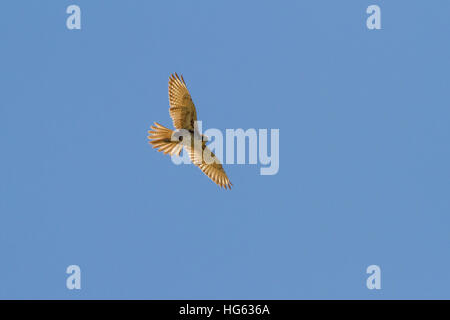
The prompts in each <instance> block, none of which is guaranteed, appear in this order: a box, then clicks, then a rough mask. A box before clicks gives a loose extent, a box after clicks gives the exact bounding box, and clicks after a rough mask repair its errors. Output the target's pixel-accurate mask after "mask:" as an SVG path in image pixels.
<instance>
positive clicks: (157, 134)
mask: <svg viewBox="0 0 450 320" xmlns="http://www.w3.org/2000/svg"><path fill="white" fill-rule="evenodd" d="M169 105H170V107H169V114H170V117H171V118H172V122H173V126H174V127H175V129H176V130H171V129H168V128H166V127H164V126H162V125H161V124H159V123H157V122H155V123H154V125H153V126H151V127H150V128H151V129H152V130H149V131H148V133H149V136H148V139H149V140H150V141H149V143H150V144H151V145H152V146H153V148H156V149H157V150H158V151H161V152H163V153H164V154H170V155H178V156H179V155H180V154H181V151H182V150H183V148H184V150H185V152H187V153H188V154H189V158H190V159H191V161H192V163H193V164H194V165H196V166H197V167H199V168H200V170H202V171H203V173H204V174H206V175H207V176H208V177H209V178H210V179H211V180H212V181H213V182H214V183H216V184H217V185H219V186H220V187H223V188H225V189H228V188H229V189H231V186H232V183H231V182H230V180H229V179H228V177H227V174H226V173H225V170H224V169H223V167H222V164H221V163H220V161H219V159H218V158H217V157H216V155H215V154H214V153H213V152H211V150H210V149H209V148H208V147H207V146H206V142H208V138H207V137H206V136H205V135H202V134H200V133H199V131H198V127H197V111H196V110H195V105H194V102H193V101H192V98H191V95H190V93H189V90H188V88H187V86H186V82H185V81H184V79H183V76H182V75H181V76H178V75H177V74H176V73H175V74H172V75H171V76H170V77H169ZM181 133H184V134H181ZM186 133H187V137H188V138H190V139H184V138H185V137H186Z"/></svg>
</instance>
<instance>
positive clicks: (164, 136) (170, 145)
mask: <svg viewBox="0 0 450 320" xmlns="http://www.w3.org/2000/svg"><path fill="white" fill-rule="evenodd" d="M150 128H151V129H152V130H149V131H148V133H149V136H148V139H149V140H150V141H149V143H150V144H151V145H152V146H153V148H157V150H158V151H161V152H163V153H164V154H170V155H174V154H176V155H178V156H179V155H180V153H181V150H182V149H183V145H182V144H181V143H180V142H178V141H172V134H173V130H170V129H167V128H166V127H163V126H162V125H160V124H159V123H157V122H155V125H154V126H151V127H150Z"/></svg>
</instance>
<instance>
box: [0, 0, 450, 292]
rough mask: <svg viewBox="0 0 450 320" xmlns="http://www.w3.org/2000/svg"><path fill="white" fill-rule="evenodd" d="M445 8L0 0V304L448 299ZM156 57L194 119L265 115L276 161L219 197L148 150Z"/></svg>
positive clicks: (237, 179)
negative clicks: (72, 21)
mask: <svg viewBox="0 0 450 320" xmlns="http://www.w3.org/2000/svg"><path fill="white" fill-rule="evenodd" d="M71 4H77V5H79V6H80V7H81V11H82V29H81V30H68V29H67V28H66V18H67V17H68V15H67V14H66V8H67V6H69V5H71ZM371 4H378V5H380V7H381V10H382V30H375V31H370V30H368V29H367V28H366V18H367V16H368V15H367V14H366V8H367V6H369V5H371ZM449 12H450V2H449V1H447V0H434V1H424V0H423V1H379V0H370V1H369V0H367V1H366V0H358V1H356V0H354V1H335V0H329V1H324V0H321V1H317V0H314V1H313V0H308V1H300V0H296V1H281V2H277V1H170V2H169V1H136V0H134V1H124V0H123V1H87V0H71V1H66V0H64V1H62V0H58V1H56V0H55V1H12V0H8V1H2V3H1V5H0V40H1V50H0V88H1V89H0V92H1V93H0V147H1V149H0V155H1V157H0V254H1V258H0V298H38V299H44V298H59V299H80V298H83V299H93V298H102V299H109V298H115V299H116V298H117V299H173V298H176V299H197V298H199V299H200V298H202V299H218V298H221V299H231V298H234V299H250V298H253V299H313V298H319V299H323V298H325V299H334V298H339V299H348V298H357V299H380V298H384V299H392V298H405V299H406V298H425V299H427V298H450V293H449V292H450V289H449V288H450V273H449V270H450V256H449V254H450V253H449V249H450V217H449V215H450V196H449V195H450V167H449V163H450V148H449V140H450V126H449V120H450V104H449V92H450V88H449V74H450V62H449V59H450V58H449V57H450V42H449V41H448V34H449V32H450V19H449V15H448V13H449ZM172 72H178V73H182V74H183V75H184V77H185V79H186V81H187V83H188V87H189V89H190V91H191V94H192V97H193V99H194V102H195V104H196V107H197V111H198V115H199V119H200V120H203V128H204V129H207V128H218V129H221V130H225V129H226V128H244V129H248V128H256V129H258V128H269V129H270V128H278V129H280V170H279V173H278V174H277V175H274V176H261V175H260V174H259V166H258V165H241V166H239V165H225V170H226V171H227V173H228V176H229V177H230V179H231V181H232V182H233V184H234V188H233V189H232V190H231V191H225V190H221V189H220V188H218V187H217V186H216V185H214V184H213V183H212V182H211V181H210V180H209V179H208V178H207V177H206V176H204V175H203V174H202V173H201V171H200V170H199V169H198V168H196V167H194V166H192V165H190V166H186V165H184V166H175V165H174V164H173V163H172V162H171V160H170V158H169V157H168V156H163V155H162V154H161V153H157V152H156V151H155V150H153V149H152V148H151V147H150V146H149V145H148V143H147V130H148V129H149V126H150V125H151V124H152V123H153V121H158V122H160V123H161V124H163V125H166V126H171V120H170V118H169V113H168V97H167V80H168V77H169V75H170V74H171V73H172ZM71 264H76V265H79V266H80V267H81V272H82V289H81V290H79V291H77V290H72V291H71V290H68V289H67V288H66V278H67V276H68V275H67V274H66V273H65V271H66V268H67V266H69V265H71ZM372 264H376V265H379V266H380V267H381V272H382V280H381V281H382V283H381V285H382V289H381V290H378V291H377V290H368V289H367V288H366V278H367V277H368V275H367V274H366V268H367V267H368V266H369V265H372Z"/></svg>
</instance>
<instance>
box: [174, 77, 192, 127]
mask: <svg viewBox="0 0 450 320" xmlns="http://www.w3.org/2000/svg"><path fill="white" fill-rule="evenodd" d="M169 104H170V109H169V113H170V117H171V118H172V121H173V126H174V127H175V128H177V129H186V130H189V131H193V130H194V122H195V121H197V112H196V111H195V106H194V102H192V98H191V95H190V94H189V91H188V89H187V87H186V82H184V79H183V76H181V77H178V75H177V74H176V73H175V74H172V75H171V76H170V78H169Z"/></svg>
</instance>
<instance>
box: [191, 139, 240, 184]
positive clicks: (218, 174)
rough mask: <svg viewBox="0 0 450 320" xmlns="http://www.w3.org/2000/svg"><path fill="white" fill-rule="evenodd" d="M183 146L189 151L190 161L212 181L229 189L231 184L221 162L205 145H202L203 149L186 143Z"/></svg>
mask: <svg viewBox="0 0 450 320" xmlns="http://www.w3.org/2000/svg"><path fill="white" fill-rule="evenodd" d="M184 147H185V149H186V151H187V152H188V153H189V157H190V158H191V161H192V163H193V164H195V165H196V166H197V167H199V168H200V169H201V170H202V171H203V173H204V174H206V175H207V176H208V177H209V178H210V179H211V180H212V181H213V182H214V183H216V184H217V185H219V186H221V187H224V188H225V189H227V188H230V189H231V186H232V185H233V184H232V183H231V182H230V179H228V177H227V174H226V173H225V170H224V169H223V167H222V164H221V163H220V161H219V159H218V158H217V157H216V155H215V154H214V153H213V152H211V150H209V148H208V147H207V146H205V145H203V149H202V148H199V147H197V148H195V147H194V146H186V145H185V146H184ZM205 150H206V151H205Z"/></svg>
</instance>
